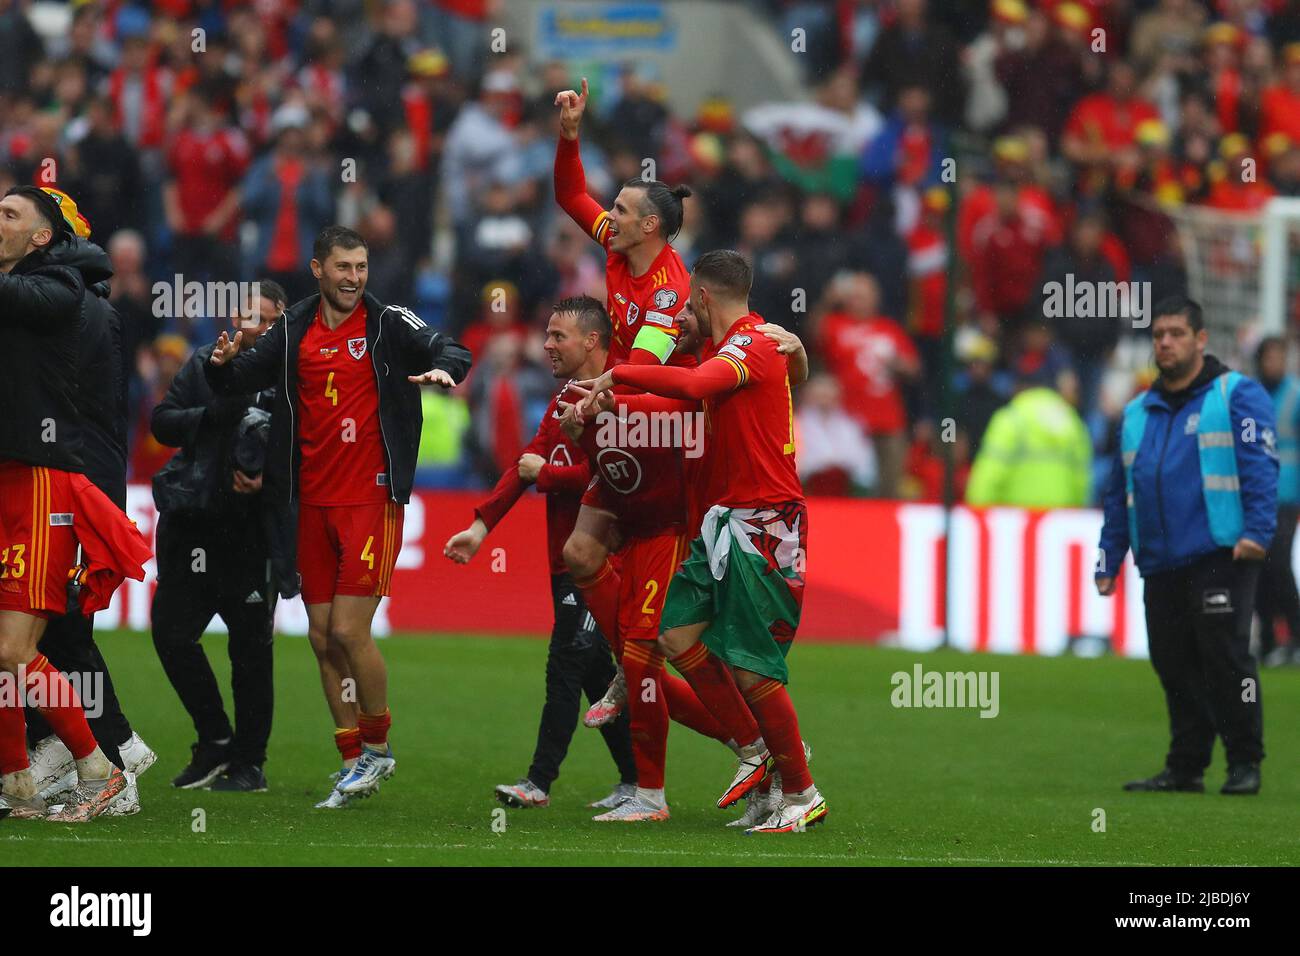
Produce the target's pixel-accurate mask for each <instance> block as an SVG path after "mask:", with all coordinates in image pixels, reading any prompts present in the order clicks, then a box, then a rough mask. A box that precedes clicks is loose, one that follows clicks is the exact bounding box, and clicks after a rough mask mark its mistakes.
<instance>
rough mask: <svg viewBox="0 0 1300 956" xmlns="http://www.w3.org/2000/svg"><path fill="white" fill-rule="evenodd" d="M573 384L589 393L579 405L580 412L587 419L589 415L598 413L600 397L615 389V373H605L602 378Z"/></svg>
mask: <svg viewBox="0 0 1300 956" xmlns="http://www.w3.org/2000/svg"><path fill="white" fill-rule="evenodd" d="M573 384H574V385H576V386H577V387H578V388H585V389H586V390H587V392H588V394H587V397H586V398H584V399H583V400H582V401H581V402H580V403H578V412H579V414H580V415H582V416H583V417H584V418H585V417H586V416H587V415H588V414H592V415H594V414H595V413H596V410H597V409H598V408H599V407H600V397H601V396H602V395H604V394H605V393H606V392H608V391H609V390H610V389H612V388H613V387H614V373H613V372H605V373H603V374H602V375H601V376H600V378H589V379H586V380H584V381H581V382H574V383H573Z"/></svg>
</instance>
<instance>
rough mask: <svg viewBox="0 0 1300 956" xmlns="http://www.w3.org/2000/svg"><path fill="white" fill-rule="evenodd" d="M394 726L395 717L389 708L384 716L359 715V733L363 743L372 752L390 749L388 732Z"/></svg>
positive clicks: (385, 709)
mask: <svg viewBox="0 0 1300 956" xmlns="http://www.w3.org/2000/svg"><path fill="white" fill-rule="evenodd" d="M392 726H393V715H392V713H391V712H390V711H389V710H388V708H387V707H385V708H384V712H383V713H382V714H358V715H357V732H358V733H360V734H361V743H363V744H364V745H365V746H367V747H369V748H371V749H372V750H387V749H388V730H389V728H390V727H392Z"/></svg>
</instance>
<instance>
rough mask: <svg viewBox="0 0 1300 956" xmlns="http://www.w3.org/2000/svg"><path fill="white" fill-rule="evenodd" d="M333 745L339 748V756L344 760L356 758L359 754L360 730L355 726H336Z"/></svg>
mask: <svg viewBox="0 0 1300 956" xmlns="http://www.w3.org/2000/svg"><path fill="white" fill-rule="evenodd" d="M334 746H335V747H338V748H339V756H341V757H342V758H343V759H344V760H345V761H346V760H356V759H358V758H359V757H360V756H361V731H360V730H359V729H358V728H356V727H339V728H337V729H336V730H335V731H334Z"/></svg>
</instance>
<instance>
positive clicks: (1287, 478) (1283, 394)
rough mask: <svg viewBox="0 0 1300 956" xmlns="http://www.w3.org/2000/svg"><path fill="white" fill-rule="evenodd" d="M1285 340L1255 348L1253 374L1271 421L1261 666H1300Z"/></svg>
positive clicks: (1294, 429)
mask: <svg viewBox="0 0 1300 956" xmlns="http://www.w3.org/2000/svg"><path fill="white" fill-rule="evenodd" d="M1286 353H1287V343H1286V339H1284V338H1282V337H1281V336H1275V335H1271V336H1269V337H1268V338H1266V339H1264V340H1263V341H1262V342H1260V343H1259V347H1258V348H1257V349H1256V350H1255V374H1256V375H1257V376H1258V378H1259V384H1261V385H1263V386H1264V388H1266V389H1267V390H1268V393H1269V395H1270V396H1272V398H1273V416H1274V418H1275V419H1276V420H1277V457H1278V461H1279V463H1280V464H1279V467H1278V473H1277V534H1275V535H1273V543H1272V544H1271V545H1270V546H1269V549H1268V558H1267V559H1266V560H1265V561H1264V571H1263V573H1262V574H1261V575H1260V579H1259V593H1258V594H1257V595H1256V596H1255V610H1256V612H1257V613H1258V615H1259V659H1260V663H1261V664H1263V665H1264V666H1265V667H1269V666H1278V665H1281V664H1300V591H1297V589H1296V581H1295V572H1294V571H1293V570H1292V567H1291V551H1292V549H1293V547H1294V545H1295V534H1296V526H1297V524H1298V523H1300V445H1298V444H1297V439H1300V378H1297V377H1296V376H1294V375H1288V374H1287V371H1286ZM1278 615H1281V616H1282V617H1283V618H1285V619H1286V625H1287V632H1288V633H1289V634H1290V635H1291V640H1290V642H1289V643H1287V644H1285V645H1282V646H1279V645H1278V643H1277V635H1276V633H1275V627H1274V622H1275V619H1276V618H1277V617H1278Z"/></svg>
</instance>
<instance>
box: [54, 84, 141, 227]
mask: <svg viewBox="0 0 1300 956" xmlns="http://www.w3.org/2000/svg"><path fill="white" fill-rule="evenodd" d="M74 125H75V126H76V135H73V130H71V129H70V130H69V137H70V139H71V140H72V147H71V149H70V150H69V151H68V160H67V172H68V174H69V179H70V181H71V182H72V184H73V185H72V190H73V192H74V194H75V195H77V196H80V197H82V202H83V203H85V205H86V208H87V209H93V210H95V220H94V224H95V231H96V233H98V234H99V235H102V236H105V237H108V236H112V235H113V234H114V233H116V232H117V231H118V230H119V229H127V228H131V229H139V228H141V227H143V226H144V225H145V222H144V217H143V216H141V215H140V201H139V196H140V193H141V189H142V187H143V185H144V183H143V179H142V177H141V173H140V159H139V156H138V155H137V154H136V151H135V150H134V149H133V148H132V146H131V144H130V143H129V142H127V140H126V137H125V136H123V135H122V134H121V133H120V132H119V131H118V130H117V128H116V127H115V126H114V125H113V103H112V101H111V100H109V99H107V98H105V97H93V98H92V99H91V100H89V102H88V103H87V104H86V116H85V122H84V123H81V124H74Z"/></svg>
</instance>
